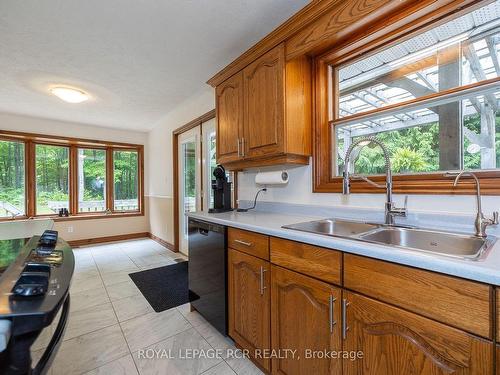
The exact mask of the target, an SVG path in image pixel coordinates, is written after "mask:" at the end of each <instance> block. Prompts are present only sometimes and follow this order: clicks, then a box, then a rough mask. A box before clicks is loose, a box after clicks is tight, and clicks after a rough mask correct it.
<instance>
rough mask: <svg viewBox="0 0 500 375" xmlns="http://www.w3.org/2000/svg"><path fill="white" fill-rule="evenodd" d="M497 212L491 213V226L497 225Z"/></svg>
mask: <svg viewBox="0 0 500 375" xmlns="http://www.w3.org/2000/svg"><path fill="white" fill-rule="evenodd" d="M498 222H499V221H498V211H493V219H492V220H491V225H498Z"/></svg>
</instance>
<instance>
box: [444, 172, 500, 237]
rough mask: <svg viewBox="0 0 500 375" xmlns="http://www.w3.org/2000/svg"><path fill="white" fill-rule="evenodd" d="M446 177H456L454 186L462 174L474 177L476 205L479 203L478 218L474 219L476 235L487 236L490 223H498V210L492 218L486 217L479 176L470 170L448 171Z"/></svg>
mask: <svg viewBox="0 0 500 375" xmlns="http://www.w3.org/2000/svg"><path fill="white" fill-rule="evenodd" d="M445 176H446V177H455V182H454V183H453V186H457V185H458V181H459V180H460V178H461V177H462V176H470V177H472V178H473V179H474V181H475V182H476V205H477V213H476V220H475V221H474V227H475V230H476V237H481V238H485V237H486V236H487V234H486V228H487V227H488V226H490V225H498V211H494V212H493V217H492V218H491V219H487V218H485V217H484V214H483V210H482V208H481V187H480V184H479V179H478V178H477V176H476V175H475V174H474V173H472V172H469V171H462V172H460V173H458V172H446V173H445Z"/></svg>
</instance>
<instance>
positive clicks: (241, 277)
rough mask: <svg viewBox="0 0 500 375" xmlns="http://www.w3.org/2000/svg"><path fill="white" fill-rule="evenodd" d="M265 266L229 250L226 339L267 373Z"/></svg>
mask: <svg viewBox="0 0 500 375" xmlns="http://www.w3.org/2000/svg"><path fill="white" fill-rule="evenodd" d="M269 267H270V266H269V262H266V261H264V260H262V259H259V258H256V257H254V256H251V255H247V254H244V253H242V252H239V251H237V250H234V249H229V269H228V272H229V286H228V293H229V335H230V336H231V337H232V338H233V340H234V341H235V342H236V343H237V344H238V345H240V346H241V347H242V348H243V349H248V350H249V351H250V353H249V354H250V356H252V357H253V358H254V359H255V361H256V362H257V363H258V364H259V365H260V366H262V367H263V368H264V369H266V370H268V371H269V370H270V360H269V359H266V358H263V354H262V353H263V350H268V349H269V348H270V346H271V342H270V341H271V337H270V336H271V334H270V301H271V298H270V288H269V284H270V283H269V278H270V275H269V271H270V269H269Z"/></svg>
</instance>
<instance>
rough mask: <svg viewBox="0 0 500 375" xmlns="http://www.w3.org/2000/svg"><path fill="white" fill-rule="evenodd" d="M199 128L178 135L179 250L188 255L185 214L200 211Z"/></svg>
mask: <svg viewBox="0 0 500 375" xmlns="http://www.w3.org/2000/svg"><path fill="white" fill-rule="evenodd" d="M200 168H201V157H200V127H199V126H197V127H195V128H193V129H191V130H189V131H187V132H185V133H182V134H180V135H179V179H178V181H179V231H180V233H179V250H180V251H181V252H182V253H184V254H186V255H187V254H188V220H187V217H186V215H185V214H186V212H193V211H199V210H201V181H200V180H201V178H200V176H201V173H200Z"/></svg>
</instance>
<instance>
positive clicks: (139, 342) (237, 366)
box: [32, 239, 261, 375]
mask: <svg viewBox="0 0 500 375" xmlns="http://www.w3.org/2000/svg"><path fill="white" fill-rule="evenodd" d="M74 253H75V258H76V269H75V275H74V278H73V283H72V285H71V312H70V316H69V322H68V326H67V328H66V333H65V336H64V339H63V342H62V344H61V347H60V348H59V352H58V354H57V356H56V359H55V361H54V363H53V364H52V367H51V369H50V372H49V374H51V375H60V374H64V375H70V374H86V375H90V374H105V375H115V374H116V375H118V374H125V375H129V374H135V375H137V374H140V375H149V374H169V375H170V374H204V375H208V374H212V375H226V374H227V375H229V374H233V375H234V374H261V372H260V371H259V370H258V369H257V368H256V367H255V366H254V365H253V364H252V363H251V362H250V361H249V360H248V359H236V358H229V357H226V356H223V357H224V358H198V359H182V358H179V355H178V353H188V352H184V351H183V350H184V349H200V350H205V352H206V350H207V349H220V350H223V351H224V350H226V349H235V347H234V344H233V343H232V341H231V340H229V339H228V338H225V337H223V336H222V335H221V334H220V333H219V332H218V331H216V330H215V329H214V328H213V327H212V326H211V325H210V324H208V323H207V322H206V321H205V320H204V319H203V318H202V317H201V316H200V315H199V314H198V313H197V312H191V311H190V308H189V304H186V305H183V306H179V307H177V308H173V309H170V310H167V311H163V312H161V313H156V312H154V311H153V309H152V308H151V306H150V305H149V304H148V302H147V301H146V299H145V298H144V297H143V296H142V294H141V292H140V291H139V289H137V287H136V286H135V284H134V283H133V282H132V280H131V279H130V277H129V276H128V274H129V273H132V272H136V271H140V270H145V269H149V268H155V267H161V266H164V265H167V264H174V263H175V260H174V259H178V258H182V257H183V256H182V255H179V254H178V253H173V252H171V251H169V250H167V249H165V248H164V247H162V246H161V245H159V244H158V243H156V242H154V241H152V240H149V239H141V240H136V241H127V242H117V243H112V244H106V245H99V246H92V247H84V248H79V249H75V251H74ZM50 333H51V330H50V329H48V330H46V331H45V332H44V333H43V334H42V335H41V336H40V337H39V339H38V340H37V342H36V343H35V345H34V346H33V348H32V350H33V357H34V358H35V360H36V358H37V356H40V355H41V353H43V348H44V347H45V346H46V345H47V344H48V342H47V341H48V339H49V338H50ZM143 349H154V350H157V351H158V350H160V351H161V352H159V353H163V354H165V353H171V355H170V357H171V358H161V357H160V358H155V359H147V358H144V356H141V355H140V353H141V352H142V350H143ZM163 349H165V351H163ZM168 350H170V352H168ZM148 353H153V351H148Z"/></svg>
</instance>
